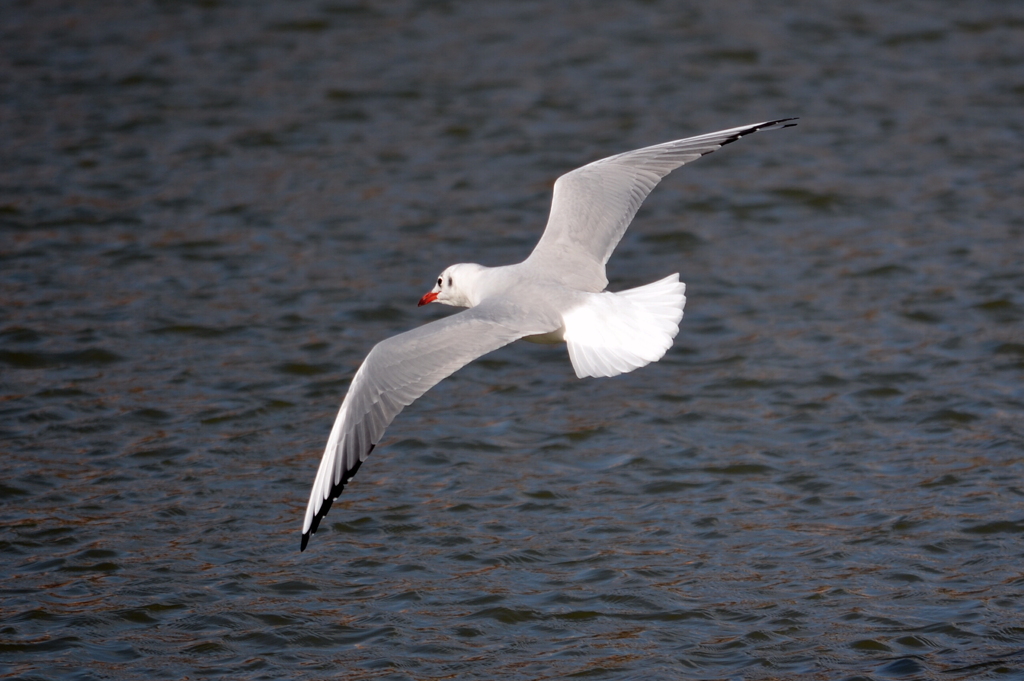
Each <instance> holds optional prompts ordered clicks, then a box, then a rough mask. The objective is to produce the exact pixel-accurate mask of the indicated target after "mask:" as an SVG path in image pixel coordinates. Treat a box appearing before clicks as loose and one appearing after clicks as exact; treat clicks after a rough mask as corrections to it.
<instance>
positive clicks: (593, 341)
mask: <svg viewBox="0 0 1024 681" xmlns="http://www.w3.org/2000/svg"><path fill="white" fill-rule="evenodd" d="M685 292H686V284H684V283H682V282H681V281H679V274H678V273H677V274H673V275H671V276H668V277H665V278H664V279H661V280H659V281H656V282H654V283H651V284H647V285H646V286H640V287H639V288H634V289H629V290H627V291H619V292H618V293H610V292H607V291H606V292H603V293H591V294H588V295H587V298H586V302H585V303H584V304H583V305H580V306H579V307H577V308H576V309H574V310H572V311H570V312H569V313H568V314H566V315H565V317H564V323H565V341H566V344H567V345H568V347H569V359H571V360H572V366H573V369H575V370H576V375H577V376H579V377H580V378H584V377H586V376H617V375H619V374H624V373H627V372H630V371H633V370H634V369H638V368H640V367H642V366H646V365H647V364H650V363H651V362H657V361H658V360H659V359H661V358H662V357H663V356H664V355H665V353H666V352H667V351H668V349H669V348H670V347H672V339H674V338H675V337H676V334H677V333H679V322H680V321H681V320H682V318H683V306H684V305H686V296H685V295H684V293H685Z"/></svg>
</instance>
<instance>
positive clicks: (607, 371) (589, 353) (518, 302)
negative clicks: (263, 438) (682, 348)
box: [301, 119, 795, 550]
mask: <svg viewBox="0 0 1024 681" xmlns="http://www.w3.org/2000/svg"><path fill="white" fill-rule="evenodd" d="M793 120H795V119H782V120H776V121H766V122H764V123H756V124H753V125H747V126H742V127H739V128H730V129H728V130H722V131H719V132H714V133H709V134H706V135H700V136H697V137H690V138H687V139H682V140H676V141H673V142H666V143H664V144H659V145H655V146H651V147H645V148H643V149H637V150H635V151H630V152H626V153H624V154H618V155H617V156H611V157H608V158H605V159H601V160H599V161H595V162H593V163H590V164H588V165H585V166H583V167H581V168H578V169H576V170H574V171H572V172H569V173H567V174H565V175H563V176H561V177H560V178H558V180H557V181H556V182H555V187H554V195H553V198H552V204H551V214H550V216H549V218H548V223H547V226H546V227H545V230H544V233H543V235H542V236H541V239H540V241H539V242H538V243H537V246H536V247H535V248H534V250H533V252H532V253H531V254H530V255H529V257H527V258H526V260H524V261H523V262H521V263H517V264H514V265H505V266H502V267H484V266H482V265H477V264H471V263H461V264H457V265H452V266H450V267H448V268H447V269H445V270H444V271H443V272H442V273H441V275H440V276H439V277H438V278H437V282H436V283H435V285H434V287H433V288H432V289H431V290H430V291H429V292H427V293H426V294H425V295H424V296H423V297H422V298H421V299H420V301H419V304H420V305H427V304H430V303H435V302H436V303H442V304H445V305H451V306H455V307H464V308H468V309H467V310H465V311H463V312H460V313H459V314H456V315H452V316H450V317H446V318H444V319H439V320H437V321H434V322H431V323H429V324H425V325H424V326H421V327H418V328H416V329H413V330H411V331H406V332H405V333H401V334H398V335H397V336H393V337H391V338H388V339H386V340H383V341H381V342H380V343H378V344H377V345H376V346H374V348H373V349H372V350H371V351H370V354H369V355H367V357H366V359H365V360H364V361H363V364H362V366H360V367H359V370H358V371H357V372H356V374H355V376H354V377H353V379H352V382H351V384H350V385H349V389H348V393H347V394H346V395H345V399H344V400H343V401H342V404H341V408H340V409H339V411H338V416H337V418H336V419H335V421H334V427H333V428H332V429H331V434H330V436H329V437H328V440H327V447H326V449H325V451H324V455H323V458H322V459H321V462H320V468H319V469H318V471H317V475H316V479H315V481H314V483H313V489H312V492H311V494H310V499H309V503H308V505H307V507H306V514H305V518H304V521H303V526H302V545H301V546H302V550H305V548H306V545H307V543H308V542H309V537H310V535H311V534H313V533H315V532H316V530H317V527H319V524H320V521H321V520H322V519H323V517H324V516H325V515H326V514H327V511H328V510H329V509H330V507H331V504H332V502H333V501H334V499H336V498H337V496H338V495H339V494H341V492H342V490H343V489H344V486H345V484H346V483H347V482H348V481H349V480H350V479H351V478H352V476H353V475H355V473H356V471H357V470H358V469H359V467H360V465H361V464H362V462H363V461H365V460H366V457H367V456H369V454H370V452H371V451H372V450H373V448H374V447H375V446H376V444H377V443H378V442H379V441H380V438H381V437H382V436H383V434H384V431H385V429H386V428H387V427H388V425H389V424H390V423H391V421H392V420H394V418H395V416H397V415H398V413H399V412H400V411H401V410H402V409H403V408H404V407H406V406H408V405H409V404H410V403H412V402H413V400H415V399H417V398H418V397H419V396H420V395H422V394H423V393H425V392H426V391H427V390H429V389H430V388H431V387H433V386H434V385H436V384H437V383H438V382H440V381H441V380H443V379H444V378H446V377H447V376H450V375H451V374H452V373H454V372H455V371H457V370H458V369H460V368H461V367H463V366H465V365H466V364H468V363H469V362H471V361H473V360H474V359H476V358H477V357H480V356H482V355H485V354H487V353H488V352H492V351H494V350H497V349H498V348H500V347H502V346H504V345H507V344H509V343H511V342H513V341H516V340H519V339H523V340H527V341H531V342H534V343H560V342H565V343H566V346H567V347H568V351H569V359H570V361H571V362H572V366H573V368H574V369H575V371H576V375H577V376H578V377H580V378H584V377H587V376H616V375H618V374H622V373H626V372H629V371H633V370H634V369H637V368H639V367H641V366H644V365H646V364H649V363H651V362H656V361H657V360H659V359H661V358H662V357H663V356H664V354H665V353H666V352H667V351H668V349H669V348H670V347H671V345H672V340H673V339H674V338H675V336H676V334H677V333H678V332H679V322H680V321H681V320H682V317H683V306H684V305H685V304H686V296H685V295H684V294H685V290H686V285H685V284H683V283H682V282H680V281H679V275H678V274H672V275H670V276H668V277H665V278H663V279H661V280H659V281H656V282H653V283H651V284H647V285H646V286H640V287H638V288H634V289H629V290H626V291H618V292H610V291H606V290H605V287H606V286H607V285H608V279H607V278H606V276H605V263H607V262H608V258H609V257H610V256H611V254H612V251H613V250H614V249H615V246H616V245H617V244H618V242H619V240H620V239H621V238H622V235H623V234H624V233H625V231H626V228H627V227H628V226H629V224H630V222H631V221H632V220H633V216H634V215H635V214H636V212H637V210H638V209H639V208H640V204H641V203H643V200H644V199H645V198H646V197H647V195H648V194H650V192H651V190H653V189H654V187H655V186H656V185H657V184H658V182H659V181H661V179H662V178H663V177H664V176H665V175H667V174H668V173H669V172H671V171H672V170H674V169H675V168H678V167H679V166H681V165H683V164H685V163H688V162H690V161H693V160H695V159H697V158H700V157H701V156H703V155H706V154H709V153H711V152H712V151H714V150H716V149H719V148H721V147H722V146H723V145H725V144H729V143H730V142H734V141H736V140H737V139H739V138H740V137H743V136H744V135H747V134H750V133H753V132H756V131H758V130H766V129H777V128H784V127H789V126H791V125H795V124H794V123H792V122H791V121H793Z"/></svg>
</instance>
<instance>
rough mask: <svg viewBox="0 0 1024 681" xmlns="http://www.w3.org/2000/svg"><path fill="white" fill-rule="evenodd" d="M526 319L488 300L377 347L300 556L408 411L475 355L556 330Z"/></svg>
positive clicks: (323, 478) (334, 442)
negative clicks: (394, 423) (390, 427)
mask: <svg viewBox="0 0 1024 681" xmlns="http://www.w3.org/2000/svg"><path fill="white" fill-rule="evenodd" d="M528 319H529V318H528V317H527V315H526V314H525V313H524V312H523V311H522V310H521V309H519V308H518V307H517V306H516V305H515V304H512V303H508V302H490V301H486V302H484V303H483V304H481V305H479V306H477V307H474V308H472V309H470V310H466V311H464V312H460V313H459V314H456V315H452V316H451V317H446V318H444V319H439V320H437V321H435V322H431V323H430V324H426V325H424V326H421V327H419V328H417V329H413V330H412V331H407V332H405V333H402V334H399V335H397V336H393V337H391V338H388V339H387V340H385V341H381V342H380V343H378V344H377V345H376V346H374V348H373V350H371V351H370V354H369V355H367V357H366V359H365V360H364V361H363V365H362V366H361V367H359V371H357V372H356V375H355V377H354V378H353V379H352V383H351V384H350V385H349V388H348V394H346V395H345V399H344V401H342V403H341V409H340V410H339V411H338V417H337V418H336V419H335V421H334V428H332V429H331V435H330V437H329V438H328V440H327V448H326V450H324V457H323V459H322V460H321V461H320V469H319V470H318V471H317V474H316V481H315V482H314V483H313V491H312V492H311V494H310V496H309V505H308V506H306V517H305V520H304V521H303V523H302V550H303V551H304V550H305V549H306V544H307V543H309V535H310V534H313V533H315V532H316V530H317V527H319V526H320V521H321V520H322V519H323V517H324V516H325V515H326V514H327V511H328V510H330V508H331V504H332V503H333V501H334V500H335V499H336V498H337V497H338V495H339V494H341V492H342V489H344V487H345V484H346V483H347V482H348V481H349V480H350V479H351V478H352V476H353V475H355V474H356V471H357V470H359V466H360V465H361V464H362V462H363V461H365V460H366V457H368V456H369V455H370V452H371V451H373V448H374V446H375V445H376V444H377V443H378V442H379V441H380V438H381V437H382V436H383V435H384V430H385V429H386V428H387V427H388V425H389V424H390V423H391V422H392V421H393V420H394V418H395V417H396V416H398V413H399V412H400V411H402V409H403V408H405V407H406V406H407V405H409V404H411V403H412V402H413V401H414V400H415V399H417V398H418V397H419V396H420V395H422V394H423V393H425V392H427V391H428V390H430V388H432V387H433V386H435V385H437V384H438V383H439V382H440V381H441V380H442V379H444V378H447V377H448V376H450V375H451V374H453V373H454V372H455V371H457V370H458V369H460V368H462V367H463V366H465V365H466V364H468V363H470V362H471V361H473V360H474V359H476V358H477V357H480V356H481V355H485V354H487V353H488V352H491V351H493V350H497V349H498V348H500V347H502V346H503V345H507V344H509V343H511V342H512V341H514V340H517V339H519V338H522V337H523V336H525V335H531V334H535V333H546V332H548V331H551V330H552V329H554V328H556V327H557V323H554V322H552V323H553V324H554V325H552V323H546V320H544V319H543V318H540V317H538V316H537V315H534V319H533V321H527V320H528ZM549 326H550V328H548V327H549Z"/></svg>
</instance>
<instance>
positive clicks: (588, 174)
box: [527, 118, 796, 292]
mask: <svg viewBox="0 0 1024 681" xmlns="http://www.w3.org/2000/svg"><path fill="white" fill-rule="evenodd" d="M794 120H796V119H795V118H783V119H780V120H777V121H765V122H763V123H754V124H753V125H744V126H742V127H739V128H730V129H728V130H721V131H719V132H712V133H708V134H706V135H699V136H697V137H689V138H687V139H681V140H676V141H674V142H665V143H664V144H658V145H655V146H653V147H645V148H643V149H637V150H635V151H627V152H626V153H624V154H619V155H617V156H610V157H608V158H604V159H601V160H600V161H594V162H593V163H591V164H589V165H585V166H583V167H582V168H577V169H576V170H573V171H572V172H569V173H566V174H565V175H562V176H561V177H560V178H558V180H557V181H556V182H555V191H554V196H553V198H552V200H551V214H550V216H549V217H548V224H547V227H545V228H544V234H543V235H542V236H541V238H540V242H538V244H537V246H536V248H534V249H533V253H531V254H530V257H529V258H528V259H527V262H530V263H533V264H535V265H537V266H538V267H541V268H544V269H545V270H546V271H556V272H561V273H563V274H562V278H563V279H564V281H563V283H565V284H566V285H568V286H572V287H574V288H581V289H583V290H586V291H594V292H596V291H602V290H604V287H605V286H607V285H608V280H607V279H606V278H605V273H604V266H605V263H607V262H608V258H609V257H611V254H612V251H614V250H615V246H616V245H618V243H619V240H620V239H621V238H622V235H623V234H624V233H625V232H626V228H627V227H628V226H629V223H630V222H632V220H633V216H634V215H636V212H637V210H639V208H640V204H641V203H643V201H644V199H646V198H647V195H648V194H650V193H651V190H653V189H654V187H655V186H657V184H658V182H660V181H661V178H663V177H665V176H666V175H668V174H669V173H670V172H672V171H673V170H675V169H676V168H678V167H679V166H681V165H683V164H685V163H689V162H690V161H694V160H696V159H698V158H700V157H701V156H705V155H707V154H710V153H711V152H712V151H715V150H716V149H720V148H721V147H723V146H725V145H726V144H729V143H730V142H735V141H736V140H738V139H739V138H741V137H743V136H744V135H749V134H750V133H752V132H757V131H758V130H771V129H777V128H788V127H790V126H792V125H796V123H790V122H789V121H794Z"/></svg>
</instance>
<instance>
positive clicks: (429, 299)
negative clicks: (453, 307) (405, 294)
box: [416, 291, 437, 307]
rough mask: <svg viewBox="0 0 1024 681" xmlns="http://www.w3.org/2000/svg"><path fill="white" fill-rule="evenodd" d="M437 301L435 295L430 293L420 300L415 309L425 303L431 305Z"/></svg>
mask: <svg viewBox="0 0 1024 681" xmlns="http://www.w3.org/2000/svg"><path fill="white" fill-rule="evenodd" d="M435 300H437V294H436V293H434V292H433V291H431V292H430V293H427V294H425V295H424V296H423V297H422V298H420V302H419V303H417V304H416V307H423V306H424V305H426V304H427V303H432V302H434V301H435Z"/></svg>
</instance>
